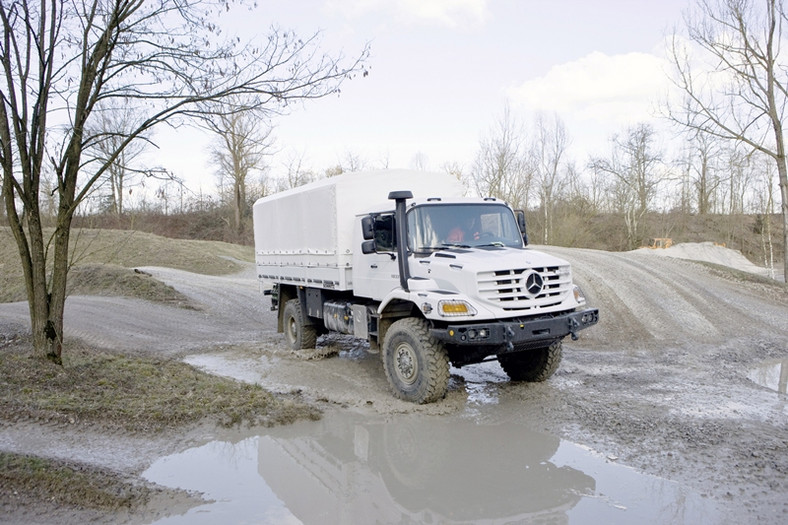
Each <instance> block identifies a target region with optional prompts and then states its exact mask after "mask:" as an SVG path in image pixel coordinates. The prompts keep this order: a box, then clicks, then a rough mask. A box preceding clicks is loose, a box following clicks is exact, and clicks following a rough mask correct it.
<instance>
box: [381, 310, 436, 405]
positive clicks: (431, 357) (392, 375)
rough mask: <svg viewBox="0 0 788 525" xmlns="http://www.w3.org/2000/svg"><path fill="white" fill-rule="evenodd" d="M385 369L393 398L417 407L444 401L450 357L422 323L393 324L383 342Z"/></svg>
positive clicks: (417, 321) (414, 319) (413, 320)
mask: <svg viewBox="0 0 788 525" xmlns="http://www.w3.org/2000/svg"><path fill="white" fill-rule="evenodd" d="M382 350H383V351H382V354H383V356H382V357H383V368H384V370H385V372H386V378H387V379H388V381H389V384H390V385H391V387H392V390H393V391H394V395H395V396H397V397H398V398H400V399H404V400H405V401H412V402H414V403H431V402H433V401H437V400H438V399H441V398H443V397H444V396H445V395H446V390H448V388H449V356H448V354H447V352H446V349H445V348H444V346H443V344H442V343H441V342H440V341H438V340H437V339H435V338H434V337H432V335H430V331H429V325H428V324H427V322H426V321H424V320H423V319H418V318H414V317H408V318H406V319H400V320H399V321H396V322H395V323H393V324H392V325H391V326H390V327H389V329H388V331H387V332H386V337H385V340H384V342H383V349H382Z"/></svg>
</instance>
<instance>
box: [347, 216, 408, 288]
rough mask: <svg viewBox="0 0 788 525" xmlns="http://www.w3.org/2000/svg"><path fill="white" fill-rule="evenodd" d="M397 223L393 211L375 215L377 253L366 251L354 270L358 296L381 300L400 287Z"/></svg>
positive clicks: (354, 281)
mask: <svg viewBox="0 0 788 525" xmlns="http://www.w3.org/2000/svg"><path fill="white" fill-rule="evenodd" d="M394 226H395V223H394V214H393V213H381V214H377V215H375V216H374V218H373V230H374V237H373V240H374V241H375V252H374V253H366V254H364V255H363V256H362V258H361V264H360V265H359V266H360V267H358V268H354V270H353V272H354V276H353V289H354V290H355V294H356V295H359V296H362V297H369V298H372V299H375V300H378V301H379V300H381V299H383V297H385V296H386V294H388V293H389V292H390V291H391V290H393V289H394V288H397V287H398V286H399V266H398V264H397V236H396V234H395V228H394Z"/></svg>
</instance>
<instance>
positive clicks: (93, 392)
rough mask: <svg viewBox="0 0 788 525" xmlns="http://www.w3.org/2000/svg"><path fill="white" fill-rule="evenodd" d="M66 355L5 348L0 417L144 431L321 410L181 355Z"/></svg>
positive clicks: (292, 417) (261, 421)
mask: <svg viewBox="0 0 788 525" xmlns="http://www.w3.org/2000/svg"><path fill="white" fill-rule="evenodd" d="M63 355H64V359H63V366H57V365H54V364H51V363H49V362H48V361H45V360H42V359H39V358H36V357H32V351H31V349H30V348H29V344H28V343H25V342H15V343H13V344H11V345H9V346H8V347H6V348H4V349H3V351H2V353H1V354H0V414H2V415H1V416H0V418H2V419H5V420H7V421H11V422H13V421H19V420H31V419H32V420H37V421H41V422H52V423H61V424H67V425H81V424H88V425H93V426H99V427H103V428H108V429H122V430H125V431H129V432H149V431H161V430H165V429H168V428H176V427H179V426H182V425H188V424H190V423H194V422H198V421H202V420H205V419H206V418H208V419H210V420H215V421H217V422H218V423H220V424H222V425H224V426H232V425H239V424H248V425H265V426H271V425H279V424H287V423H292V422H293V421H296V420H298V419H317V418H318V417H319V412H318V411H317V410H316V409H315V408H312V407H309V406H307V405H303V404H300V403H296V402H293V401H290V400H285V399H282V398H278V397H274V396H273V395H272V394H270V393H269V392H267V391H266V390H264V389H263V388H262V387H260V386H259V385H252V384H247V383H241V382H239V381H235V380H232V379H228V378H223V377H218V376H214V375H210V374H207V373H205V372H201V371H199V370H197V369H196V368H194V367H192V366H190V365H187V364H185V363H182V362H180V361H173V360H166V359H157V358H150V357H130V356H123V355H115V354H108V353H101V352H97V351H93V350H89V349H85V348H69V349H68V351H67V352H64V353H63Z"/></svg>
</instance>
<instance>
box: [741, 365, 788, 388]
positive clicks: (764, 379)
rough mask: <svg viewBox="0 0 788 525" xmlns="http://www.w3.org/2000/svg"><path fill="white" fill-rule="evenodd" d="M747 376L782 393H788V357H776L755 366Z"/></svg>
mask: <svg viewBox="0 0 788 525" xmlns="http://www.w3.org/2000/svg"><path fill="white" fill-rule="evenodd" d="M747 377H748V378H749V379H750V381H752V382H753V383H755V384H758V385H761V386H765V387H766V388H770V389H772V390H774V391H775V392H778V393H780V394H786V393H788V359H774V360H771V361H766V362H764V363H760V364H759V365H758V366H756V367H753V368H752V369H751V370H750V372H749V373H748V374H747Z"/></svg>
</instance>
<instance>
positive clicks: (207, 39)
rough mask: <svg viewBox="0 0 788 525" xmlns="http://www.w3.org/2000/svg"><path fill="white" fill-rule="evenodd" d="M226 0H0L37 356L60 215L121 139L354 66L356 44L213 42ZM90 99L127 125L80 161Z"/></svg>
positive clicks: (301, 92) (11, 187) (280, 99)
mask: <svg viewBox="0 0 788 525" xmlns="http://www.w3.org/2000/svg"><path fill="white" fill-rule="evenodd" d="M238 3H239V4H242V2H238ZM231 4H235V2H229V1H219V2H213V1H209V0H177V1H176V0H161V1H157V2H145V1H143V0H72V1H69V2H64V1H62V0H37V1H30V0H4V1H3V2H2V3H0V23H1V24H2V31H3V33H2V38H0V62H1V67H2V70H3V80H4V87H3V90H2V91H0V165H2V168H3V199H4V203H5V209H6V213H7V216H8V222H9V224H10V227H11V231H12V232H13V235H14V238H15V239H16V244H17V246H18V250H19V256H20V259H21V262H22V267H23V269H24V278H25V284H26V287H27V297H28V305H29V307H30V320H31V325H32V335H33V344H34V347H35V349H36V353H37V354H38V355H41V356H45V357H46V358H48V359H50V360H51V361H54V362H57V363H60V362H61V352H62V341H63V312H64V307H65V300H66V278H67V274H68V260H69V239H70V232H71V223H72V219H73V217H74V213H75V212H76V210H77V207H78V205H79V204H80V202H82V200H83V199H84V198H85V197H86V196H87V195H88V194H89V193H90V192H91V190H92V188H93V186H94V185H95V184H96V182H97V181H99V180H100V179H101V178H102V177H104V176H105V174H106V172H107V170H108V169H109V167H110V166H111V165H112V163H113V162H115V161H116V160H117V159H118V158H119V157H120V156H121V154H122V153H123V151H124V150H125V149H126V148H127V147H128V146H129V145H130V144H132V143H133V142H134V141H136V140H139V138H140V137H141V136H143V135H144V134H145V133H146V132H148V131H149V130H151V129H153V128H154V127H156V126H157V125H160V124H162V123H171V124H177V123H178V122H179V121H183V120H185V119H188V118H190V117H194V116H195V115H197V114H199V113H200V111H201V110H202V108H203V107H204V105H205V104H206V103H209V102H211V101H222V100H227V99H229V98H230V97H235V96H243V97H245V98H247V99H251V100H252V101H253V102H252V104H253V105H252V109H257V108H263V107H270V108H278V107H282V105H283V104H286V103H287V102H288V101H290V100H293V99H302V100H303V99H315V98H320V97H323V96H326V95H327V94H330V93H336V92H337V90H338V87H339V85H340V84H341V83H342V81H344V80H345V79H347V78H348V77H349V76H352V75H353V74H355V73H356V72H359V71H363V63H364V61H365V59H366V57H367V56H368V49H366V48H365V49H364V50H363V51H362V52H361V53H360V55H359V56H358V57H357V58H355V59H351V60H349V61H347V62H346V61H345V59H344V57H342V56H341V55H340V56H338V57H330V56H327V55H324V54H321V53H320V52H319V51H318V44H319V42H318V37H319V34H315V35H313V36H312V37H309V38H305V39H301V38H299V37H298V36H297V35H295V34H293V33H291V32H288V31H280V30H278V29H275V28H274V29H271V30H270V32H269V33H268V35H267V37H266V38H264V39H263V40H262V41H261V42H252V43H250V44H249V45H245V44H243V43H241V42H240V41H239V39H238V38H235V37H233V36H232V35H228V38H225V37H223V33H222V31H221V30H220V29H221V28H220V24H219V22H220V21H221V15H222V13H223V12H224V11H225V10H227V9H230V7H231ZM364 73H365V72H364ZM99 104H101V105H102V107H104V108H108V109H115V108H119V107H126V106H131V107H133V110H134V111H135V112H136V114H137V115H139V120H138V123H137V125H136V127H135V128H134V129H130V130H126V131H125V133H124V135H125V136H124V139H123V140H122V141H121V142H120V143H119V144H118V146H117V149H116V150H115V151H114V153H111V154H109V155H107V156H106V158H103V159H100V158H92V159H91V158H88V157H87V156H84V155H83V153H84V152H85V151H87V149H88V148H90V147H92V146H93V145H94V144H96V142H97V141H100V139H101V137H100V135H99V136H97V135H96V134H94V132H92V131H91V129H95V128H94V127H93V126H92V123H93V122H94V121H95V120H96V118H97V117H96V114H95V110H96V108H97V107H98V105H99ZM45 160H46V161H47V162H49V163H50V164H51V166H52V169H53V171H54V174H55V178H56V181H55V187H56V190H57V199H58V205H57V218H56V224H55V229H54V233H53V234H52V236H51V237H49V236H45V232H44V229H43V227H42V223H41V208H40V184H41V173H42V165H43V163H44V161H45ZM86 173H87V174H89V175H87V176H85V177H82V178H81V177H80V176H81V175H82V174H86ZM50 247H51V253H50ZM48 258H49V259H50V261H51V266H48V264H47V259H48Z"/></svg>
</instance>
